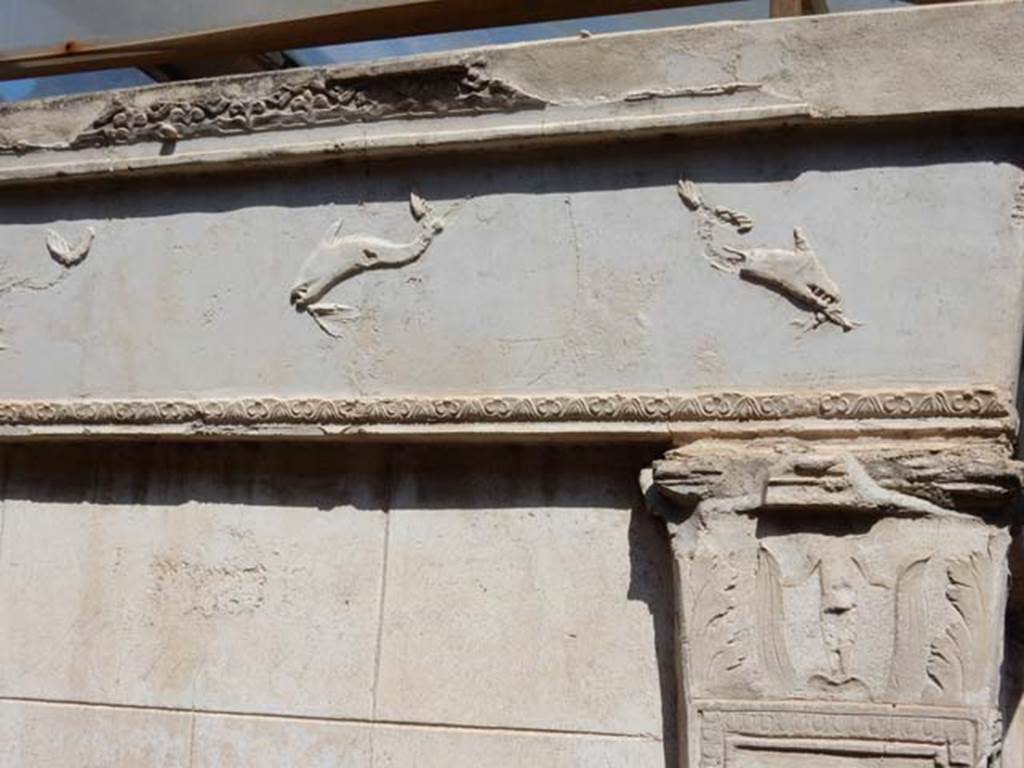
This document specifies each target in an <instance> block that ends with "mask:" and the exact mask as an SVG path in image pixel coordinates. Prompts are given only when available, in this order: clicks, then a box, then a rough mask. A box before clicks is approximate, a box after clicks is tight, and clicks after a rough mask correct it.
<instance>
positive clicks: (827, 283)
mask: <svg viewBox="0 0 1024 768" xmlns="http://www.w3.org/2000/svg"><path fill="white" fill-rule="evenodd" d="M677 192H678V193H679V197H680V199H681V200H682V201H683V204H684V205H685V206H686V208H687V209H689V210H691V211H693V212H694V213H696V214H697V217H698V227H697V236H698V238H699V239H700V240H701V242H702V243H703V245H704V256H705V258H706V259H707V260H708V262H709V263H710V264H711V266H712V267H714V268H716V269H719V270H722V271H724V272H730V273H733V274H737V275H739V277H740V278H742V279H744V280H748V281H749V282H752V283H756V284H758V285H763V286H764V287H766V288H769V289H770V290H772V291H774V292H775V293H778V294H779V295H781V296H784V297H785V298H787V299H789V300H790V301H791V302H793V303H794V304H796V305H797V306H798V307H800V308H801V309H804V310H806V311H808V312H810V313H811V315H812V319H811V320H810V321H809V323H807V324H806V327H807V329H808V330H811V329H813V328H817V327H818V326H820V325H823V324H824V323H826V322H828V323H832V324H834V325H837V326H839V327H840V328H842V329H843V330H844V331H852V330H853V329H854V328H856V327H857V326H859V325H860V323H858V322H856V321H854V320H850V319H849V318H848V317H846V315H845V313H844V311H843V308H842V296H841V294H840V292H839V287H838V286H837V285H836V283H835V282H834V281H833V280H832V278H831V277H830V276H829V275H828V273H827V272H826V271H825V267H824V266H823V265H822V263H821V261H820V260H819V259H818V256H817V254H816V253H815V251H814V249H813V248H812V247H811V245H810V243H809V242H808V240H807V238H806V236H804V234H803V232H801V230H800V228H799V227H795V228H794V229H793V248H792V250H789V249H784V248H738V247H736V246H733V245H719V244H718V243H717V242H716V240H715V230H716V227H727V228H731V229H733V230H734V231H735V232H736V233H737V234H741V235H742V234H746V233H748V232H750V231H751V230H752V229H753V227H754V223H753V220H752V219H751V218H750V217H749V216H747V215H746V214H744V213H740V212H738V211H734V210H732V209H731V208H726V207H724V206H715V207H712V206H711V205H709V204H708V203H707V202H706V201H705V200H704V197H703V195H702V194H701V192H700V188H699V187H698V186H697V185H696V184H695V183H693V182H692V181H689V180H687V179H681V180H680V181H679V183H678V185H677Z"/></svg>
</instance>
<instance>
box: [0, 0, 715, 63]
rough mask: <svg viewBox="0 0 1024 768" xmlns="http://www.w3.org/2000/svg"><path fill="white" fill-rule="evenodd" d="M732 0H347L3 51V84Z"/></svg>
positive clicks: (0, 59)
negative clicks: (184, 30)
mask: <svg viewBox="0 0 1024 768" xmlns="http://www.w3.org/2000/svg"><path fill="white" fill-rule="evenodd" d="M725 1H727V0H345V1H344V2H341V3H339V5H340V6H341V7H342V10H339V11H337V12H335V13H330V14H325V15H320V16H307V17H304V18H298V19H290V20H285V21H271V22H266V23H260V24H249V25H245V26H237V27H231V28H226V29H215V30H208V31H204V32H197V33H190V34H183V35H175V36H171V37H162V38H155V39H149V40H133V41H124V42H112V43H111V42H105V43H90V42H87V41H79V40H67V41H65V42H64V43H62V44H61V45H59V46H56V47H52V48H43V49H32V50H22V51H8V52H3V53H0V80H11V79H17V78H23V77H38V76H42V75H55V74H64V73H67V72H79V71H84V70H90V69H105V68H109V67H129V66H135V67H137V66H143V65H152V64H160V63H165V62H169V61H182V60H187V59H189V58H191V57H199V56H202V57H210V56H221V55H228V54H250V53H262V52H266V51H277V50H285V49H288V48H304V47H309V46H316V45H333V44H338V43H354V42H364V41H368V40H379V39H386V38H391V37H403V36H408V35H421V34H433V33H439V32H455V31H461V30H466V29H480V28H486V27H497V26H506V25H509V24H524V23H529V22H542V21H556V20H562V19H571V18H577V17H584V16H601V15H606V14H613V13H632V12H637V11H650V10H661V9H666V8H678V7H685V6H694V5H704V4H709V3H718V2H725Z"/></svg>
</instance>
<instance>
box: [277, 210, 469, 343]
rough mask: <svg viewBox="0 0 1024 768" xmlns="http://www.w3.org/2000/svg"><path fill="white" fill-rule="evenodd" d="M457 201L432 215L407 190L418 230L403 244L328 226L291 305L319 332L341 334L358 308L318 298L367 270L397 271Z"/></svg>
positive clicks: (425, 244) (422, 248) (439, 228)
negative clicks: (306, 314) (315, 325)
mask: <svg viewBox="0 0 1024 768" xmlns="http://www.w3.org/2000/svg"><path fill="white" fill-rule="evenodd" d="M458 205H459V204H458V203H456V204H455V205H453V206H452V207H451V208H450V209H449V211H448V213H447V214H446V216H445V217H440V216H436V215H434V212H433V209H432V207H431V206H430V204H429V203H427V201H426V200H424V199H423V198H422V197H420V196H419V195H417V194H416V193H415V192H414V193H412V194H411V195H410V196H409V209H410V212H411V213H412V217H413V219H415V220H416V222H417V223H418V224H419V229H420V231H419V234H417V236H416V237H415V238H414V239H413V240H411V241H409V242H405V243H397V242H393V241H391V240H386V239H384V238H382V237H377V236H375V235H363V234H355V235H344V234H342V222H341V221H338V222H337V223H335V224H333V225H331V226H330V227H329V228H328V230H327V232H326V233H325V234H324V236H323V238H322V239H321V240H320V242H319V243H318V244H317V246H316V248H314V249H313V252H312V253H311V254H310V255H309V257H308V258H307V259H306V261H305V262H304V263H303V264H302V266H301V267H300V268H299V274H298V276H297V277H296V278H295V283H294V285H293V286H292V289H291V294H290V297H289V298H290V301H291V304H292V306H293V307H295V309H296V310H297V311H299V312H306V313H308V314H309V316H310V317H312V318H313V320H314V321H316V324H317V325H318V326H319V327H320V329H321V330H322V331H323V332H324V333H326V334H328V335H329V336H334V337H335V338H338V337H340V336H341V335H342V334H343V332H344V326H345V323H347V322H349V321H351V320H354V319H355V318H357V317H359V310H358V309H357V308H355V307H350V306H347V305H345V304H333V303H327V302H322V301H321V299H323V298H324V297H325V296H326V295H327V294H328V293H329V292H330V291H331V289H333V288H334V287H335V286H336V285H338V284H339V283H341V282H343V281H345V280H348V279H350V278H352V277H355V276H356V275H358V274H360V273H362V272H366V271H367V270H370V269H397V268H398V267H404V266H405V265H407V264H412V263H413V262H414V261H416V260H417V259H419V258H420V257H421V256H423V254H424V253H426V252H427V249H428V248H430V246H431V244H432V243H433V242H434V239H435V238H436V237H437V236H438V235H439V234H441V232H443V231H444V227H445V220H446V218H447V216H449V215H451V214H452V213H453V212H454V211H455V209H456V208H457V207H458Z"/></svg>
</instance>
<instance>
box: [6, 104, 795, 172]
mask: <svg viewBox="0 0 1024 768" xmlns="http://www.w3.org/2000/svg"><path fill="white" fill-rule="evenodd" d="M595 112H596V114H593V115H584V116H580V117H566V118H562V119H558V118H554V119H552V118H551V117H549V118H548V119H546V120H545V119H537V120H532V121H520V122H514V123H501V122H491V123H490V124H488V125H481V126H474V127H462V128H455V127H452V126H451V125H443V124H442V125H431V124H430V121H427V123H428V124H427V125H423V124H422V123H420V124H409V123H406V124H403V125H401V126H396V130H388V131H382V132H378V133H374V134H368V133H361V134H359V135H356V136H352V135H351V134H348V135H343V136H340V137H338V138H325V139H322V140H319V141H281V140H280V138H279V139H278V140H277V141H275V142H259V143H256V144H254V145H251V146H249V145H241V144H238V143H235V144H231V143H229V142H223V143H221V144H219V145H218V146H213V147H210V146H209V145H208V144H207V146H206V147H205V148H203V149H197V150H195V151H182V152H176V153H173V154H154V153H146V154H116V155H105V156H99V157H97V156H95V154H96V153H91V154H92V155H93V156H90V154H89V153H87V154H85V156H76V155H70V156H69V155H57V156H54V155H52V154H51V155H49V156H47V157H45V158H41V160H43V161H42V162H31V163H18V164H14V165H10V166H7V167H4V166H2V165H0V188H2V187H10V186H18V185H21V184H33V183H38V182H47V183H51V182H53V181H61V180H72V179H85V180H88V179H96V178H101V177H119V176H125V175H130V176H131V177H133V178H138V177H139V176H151V175H155V174H164V173H199V172H202V173H206V172H214V171H223V170H229V171H230V170H232V169H234V170H239V169H247V170H251V169H255V168H260V169H268V168H273V167H278V166H283V165H287V166H302V165H308V164H311V163H317V162H322V161H324V160H335V161H346V160H349V161H351V160H360V161H366V160H385V159H396V158H405V157H422V156H423V155H424V154H432V153H442V152H467V151H505V150H513V149H535V148H543V147H547V146H552V145H559V146H562V145H566V144H579V143H587V142H599V141H608V140H640V139H646V138H650V137H656V136H666V135H673V136H685V135H700V134H706V133H709V132H716V133H717V132H734V131H737V130H742V129H746V128H760V129H765V128H778V127H782V126H787V125H797V124H802V123H807V122H809V121H810V120H811V118H812V115H811V112H810V108H809V107H808V106H807V105H806V104H799V103H797V104H778V105H768V106H756V107H735V108H729V109H718V110H684V111H670V112H658V113H648V114H639V115H614V114H608V113H607V112H606V111H605V110H595ZM393 125H394V124H393Z"/></svg>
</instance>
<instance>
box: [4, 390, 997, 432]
mask: <svg viewBox="0 0 1024 768" xmlns="http://www.w3.org/2000/svg"><path fill="white" fill-rule="evenodd" d="M1011 413H1012V412H1011V409H1010V407H1009V406H1008V404H1007V401H1006V399H1005V398H1004V397H1002V396H1001V395H1000V394H999V392H998V391H997V390H995V389H992V388H976V389H944V390H935V391H924V390H921V391H899V390H894V391H874V392H818V393H802V394H747V393H740V392H719V393H711V394H696V395H656V394H629V395H627V394H609V395H557V396H527V397H504V396H493V397H437V398H427V397H379V398H325V397H299V398H277V397H245V398H235V399H208V400H207V399H204V400H187V399H137V400H127V399H125V400H59V401H43V400H25V401H11V400H8V401H0V426H6V427H17V426H26V427H32V426H42V425H81V426H83V427H85V426H90V425H164V424H167V425H173V424H189V423H196V424H206V425H211V426H238V427H258V426H261V425H276V424H299V425H361V424H396V425H405V424H408V425H416V424H515V423H532V424H537V423H547V422H550V423H565V422H596V423H631V422H632V423H645V422H646V423H671V422H707V421H713V422H746V421H755V422H773V421H783V420H788V419H824V420H861V419H864V420H868V419H931V418H944V419H949V418H953V419H959V418H963V419H999V418H1005V417H1008V416H1011Z"/></svg>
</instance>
